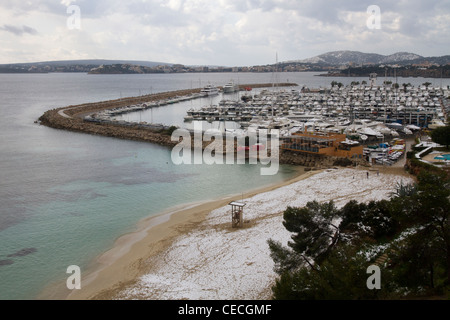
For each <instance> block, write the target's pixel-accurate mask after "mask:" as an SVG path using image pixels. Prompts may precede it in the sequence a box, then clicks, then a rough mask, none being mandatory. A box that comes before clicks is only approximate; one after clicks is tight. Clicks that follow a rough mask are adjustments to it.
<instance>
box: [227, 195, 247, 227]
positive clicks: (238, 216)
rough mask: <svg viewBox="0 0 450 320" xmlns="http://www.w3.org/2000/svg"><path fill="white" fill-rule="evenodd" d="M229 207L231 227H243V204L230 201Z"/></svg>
mask: <svg viewBox="0 0 450 320" xmlns="http://www.w3.org/2000/svg"><path fill="white" fill-rule="evenodd" d="M229 205H230V206H231V227H232V228H242V227H243V226H244V206H245V203H243V202H238V201H232V202H230V204H229Z"/></svg>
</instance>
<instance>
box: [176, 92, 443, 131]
mask: <svg viewBox="0 0 450 320" xmlns="http://www.w3.org/2000/svg"><path fill="white" fill-rule="evenodd" d="M449 94H450V93H449V91H448V89H445V88H429V87H425V86H422V87H417V88H416V87H412V86H408V87H405V88H404V89H403V90H393V89H392V87H390V86H373V87H370V86H347V87H341V88H339V87H333V88H332V89H331V90H330V89H329V90H322V89H319V90H310V89H308V88H306V87H304V88H302V90H289V91H286V90H277V91H273V90H262V91H261V92H260V93H259V94H255V95H253V96H248V93H246V94H245V97H246V98H245V99H241V100H240V101H231V100H222V101H220V102H219V103H218V104H217V105H209V106H204V107H201V108H199V109H190V110H188V111H187V115H186V116H185V118H184V120H185V121H208V122H215V121H233V122H237V123H238V124H239V125H240V130H241V131H242V130H248V129H251V130H255V129H256V130H258V129H265V130H266V129H269V130H270V129H279V130H281V131H282V132H283V134H285V135H289V134H292V132H294V130H310V131H322V132H334V133H346V134H353V135H359V136H360V137H362V138H364V137H376V138H380V139H381V138H383V137H385V136H386V135H388V136H393V137H397V136H399V135H403V134H404V135H410V134H413V133H414V131H417V130H420V129H421V128H424V127H428V128H435V127H437V126H442V125H444V121H443V119H445V118H446V114H447V112H448V103H447V101H446V99H445V97H447V96H448V95H449ZM242 98H243V97H242ZM237 131H239V130H237Z"/></svg>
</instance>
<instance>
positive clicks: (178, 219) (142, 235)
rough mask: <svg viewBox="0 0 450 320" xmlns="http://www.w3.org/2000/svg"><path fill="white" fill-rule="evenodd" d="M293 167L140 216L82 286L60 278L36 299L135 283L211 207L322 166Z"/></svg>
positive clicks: (99, 292) (74, 296) (104, 293)
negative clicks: (275, 178)
mask: <svg viewBox="0 0 450 320" xmlns="http://www.w3.org/2000/svg"><path fill="white" fill-rule="evenodd" d="M294 168H295V170H296V171H297V172H296V173H295V176H294V177H292V178H290V179H287V180H284V181H281V182H278V183H275V184H271V185H269V186H265V187H262V188H256V189H253V190H249V191H247V192H244V193H239V194H235V195H230V196H224V197H221V198H218V199H213V200H206V201H201V202H195V203H187V204H182V205H179V206H176V207H172V208H169V209H167V210H165V211H163V212H161V213H159V214H156V215H152V216H150V217H146V218H143V219H141V220H140V221H139V222H138V223H137V225H136V229H135V230H134V231H132V232H130V233H127V234H124V235H121V236H120V237H118V238H117V239H116V240H115V241H114V244H113V246H112V247H111V248H109V249H108V250H107V251H105V252H103V253H101V254H100V255H99V256H98V257H97V258H95V259H94V261H93V262H92V263H91V264H90V265H89V266H88V267H87V268H86V269H85V270H81V271H82V274H81V286H82V289H81V290H73V291H72V290H69V289H67V287H66V283H65V281H64V282H57V283H53V284H50V285H49V286H48V287H46V288H44V290H42V291H41V292H40V293H39V295H38V296H37V299H39V300H65V299H67V300H90V299H109V298H110V297H109V296H110V294H108V292H110V291H114V290H115V288H117V287H120V286H123V285H125V284H127V283H132V282H133V281H135V280H136V279H138V278H139V277H140V276H142V275H143V274H145V273H146V272H147V271H148V270H147V268H146V267H145V261H146V260H148V259H149V258H150V257H152V256H155V255H157V254H159V253H161V252H163V251H164V250H166V249H167V248H168V247H169V246H170V244H171V243H173V241H175V240H176V239H177V238H178V237H180V236H182V235H184V234H186V233H188V232H190V231H191V230H193V229H195V227H196V226H197V225H199V224H200V223H202V222H203V221H204V220H205V219H206V217H207V215H208V214H209V213H210V212H211V211H213V210H215V209H218V208H221V207H224V206H227V205H228V204H229V203H230V202H231V201H233V200H237V199H241V198H249V197H252V196H254V195H257V194H261V193H264V192H269V191H272V190H275V189H278V188H280V187H283V186H287V185H290V184H292V183H295V182H297V181H299V180H302V179H305V178H306V177H309V176H311V175H313V174H315V173H317V172H319V170H312V171H305V167H302V166H294ZM230 221H231V219H230ZM230 223H231V222H230ZM67 276H68V277H69V276H70V275H69V274H68V275H67Z"/></svg>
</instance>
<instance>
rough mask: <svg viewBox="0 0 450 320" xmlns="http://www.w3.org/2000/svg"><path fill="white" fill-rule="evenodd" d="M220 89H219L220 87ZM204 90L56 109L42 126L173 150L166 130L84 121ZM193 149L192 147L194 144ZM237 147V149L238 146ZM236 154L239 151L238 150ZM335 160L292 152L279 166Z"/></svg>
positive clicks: (327, 163) (45, 116)
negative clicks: (86, 117) (152, 144)
mask: <svg viewBox="0 0 450 320" xmlns="http://www.w3.org/2000/svg"><path fill="white" fill-rule="evenodd" d="M272 86H273V84H267V83H265V84H246V85H240V89H241V90H245V88H248V87H251V88H267V87H272ZM277 86H279V87H287V86H297V85H296V84H293V83H280V84H277ZM219 88H220V87H219ZM200 91H201V88H197V89H188V90H177V91H170V92H163V93H156V94H151V95H145V96H139V97H129V98H121V99H116V100H109V101H102V102H93V103H85V104H80V105H71V106H67V107H63V108H57V109H52V110H48V111H46V112H45V113H44V114H43V115H42V116H41V117H40V118H39V122H40V123H41V124H42V125H45V126H47V127H51V128H54V129H60V130H68V131H73V132H82V133H87V134H93V135H101V136H107V137H113V138H119V139H126V140H135V141H143V142H150V143H155V144H158V145H162V146H167V147H174V146H175V145H177V144H178V143H179V142H177V141H172V140H171V133H172V130H171V129H173V128H169V127H163V126H157V125H155V126H153V127H152V125H150V126H146V127H143V126H140V125H139V124H138V123H136V124H127V125H123V124H115V123H112V122H107V123H95V122H89V121H85V120H84V117H85V116H87V115H89V114H93V113H96V112H99V111H103V110H107V109H114V108H120V107H125V106H129V105H135V104H142V103H146V102H154V101H161V100H165V99H171V98H174V97H179V96H187V95H191V94H196V93H200ZM210 143H211V142H204V143H203V148H206V146H208V145H209V144H210ZM192 145H193V144H192ZM236 147H237V146H236ZM235 150H236V148H235ZM334 160H335V159H332V157H318V156H314V155H303V154H298V153H293V152H286V151H282V152H280V163H281V164H291V165H301V166H305V167H329V166H332V165H333V162H334Z"/></svg>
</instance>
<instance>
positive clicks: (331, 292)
mask: <svg viewBox="0 0 450 320" xmlns="http://www.w3.org/2000/svg"><path fill="white" fill-rule="evenodd" d="M449 199H450V187H449V179H448V178H447V176H446V175H445V174H436V173H429V172H426V171H425V172H422V173H421V174H420V175H419V177H418V183H417V185H410V186H404V185H399V186H398V188H397V191H396V192H394V193H392V195H391V198H390V199H389V200H381V201H372V202H369V203H359V202H357V201H350V202H348V203H347V204H346V205H344V206H343V207H341V208H337V207H336V206H335V204H334V203H333V202H332V201H331V202H325V203H318V202H316V201H312V202H309V203H308V204H307V205H306V206H305V207H303V208H293V207H289V208H287V209H286V210H285V212H284V215H283V217H284V222H283V224H284V226H285V228H286V229H287V230H288V231H290V232H291V233H292V236H291V240H292V241H289V242H288V244H287V247H285V246H283V245H282V244H281V243H278V242H275V241H273V240H269V241H268V244H269V247H270V250H271V256H272V258H273V260H274V262H275V271H276V272H277V273H278V275H279V278H278V279H277V281H276V284H275V286H274V287H273V297H274V298H275V299H388V298H404V297H405V296H406V297H407V294H409V295H414V296H420V295H426V294H444V293H445V292H447V291H448V290H449V288H450V210H449V209H448V208H450V202H449V201H450V200H449ZM370 265H378V266H379V267H380V268H381V270H382V271H381V272H382V277H381V279H382V287H381V290H369V289H368V288H367V286H366V280H367V278H368V275H367V272H366V270H367V268H368V267H369V266H370Z"/></svg>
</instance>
